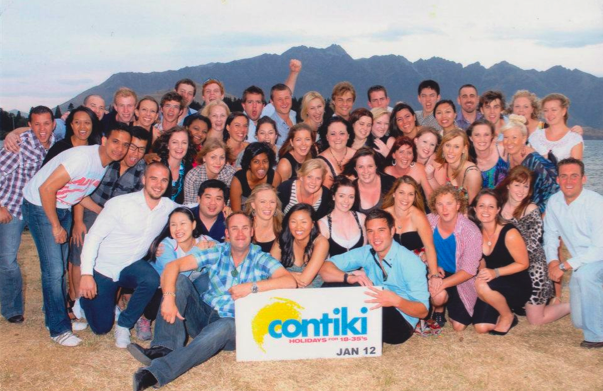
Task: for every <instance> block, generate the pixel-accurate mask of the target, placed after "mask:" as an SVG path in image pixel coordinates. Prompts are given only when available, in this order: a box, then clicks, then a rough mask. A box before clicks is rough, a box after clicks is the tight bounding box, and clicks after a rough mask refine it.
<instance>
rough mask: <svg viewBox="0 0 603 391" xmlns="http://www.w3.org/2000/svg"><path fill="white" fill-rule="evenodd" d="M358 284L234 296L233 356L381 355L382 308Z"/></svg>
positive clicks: (241, 358)
mask: <svg viewBox="0 0 603 391" xmlns="http://www.w3.org/2000/svg"><path fill="white" fill-rule="evenodd" d="M366 291H367V289H366V288H364V287H351V288H324V289H281V290H275V291H269V292H262V293H257V294H250V295H248V296H247V297H244V298H242V299H239V300H236V301H235V315H236V316H235V317H236V319H235V321H236V326H237V361H266V360H297V359H308V358H350V357H366V356H368V357H377V356H381V342H382V337H381V331H382V330H381V324H382V310H381V309H380V308H379V309H376V310H369V308H370V307H372V306H373V305H374V304H367V303H365V300H367V299H370V297H369V296H367V295H366V294H365V292H366Z"/></svg>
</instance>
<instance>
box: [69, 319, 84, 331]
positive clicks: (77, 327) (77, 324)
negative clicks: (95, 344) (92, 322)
mask: <svg viewBox="0 0 603 391" xmlns="http://www.w3.org/2000/svg"><path fill="white" fill-rule="evenodd" d="M86 327H88V322H86V321H85V320H83V321H78V320H73V321H71V329H72V330H73V331H82V330H86Z"/></svg>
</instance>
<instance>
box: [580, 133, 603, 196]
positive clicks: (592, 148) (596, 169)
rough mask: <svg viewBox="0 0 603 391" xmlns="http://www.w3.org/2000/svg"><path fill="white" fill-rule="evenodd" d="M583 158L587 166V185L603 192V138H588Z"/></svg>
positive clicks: (600, 192)
mask: <svg viewBox="0 0 603 391" xmlns="http://www.w3.org/2000/svg"><path fill="white" fill-rule="evenodd" d="M583 160H584V166H585V167H586V176H587V182H586V187H587V188H588V189H591V190H594V191H596V192H598V193H599V194H603V140H586V141H585V142H584V158H583Z"/></svg>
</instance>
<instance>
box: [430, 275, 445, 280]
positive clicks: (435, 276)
mask: <svg viewBox="0 0 603 391" xmlns="http://www.w3.org/2000/svg"><path fill="white" fill-rule="evenodd" d="M432 278H442V276H440V275H439V274H432V275H431V276H429V278H428V280H431V279H432Z"/></svg>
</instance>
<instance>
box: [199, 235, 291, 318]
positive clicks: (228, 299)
mask: <svg viewBox="0 0 603 391" xmlns="http://www.w3.org/2000/svg"><path fill="white" fill-rule="evenodd" d="M191 255H193V256H194V257H195V259H196V260H197V265H198V267H199V269H198V270H199V271H201V269H206V270H207V272H208V273H209V281H210V283H209V289H208V290H207V291H206V292H205V293H204V294H203V296H202V299H203V301H204V302H205V303H207V305H209V306H210V307H212V308H213V309H215V310H216V311H217V312H218V314H219V315H220V316H221V317H223V318H234V316H235V303H234V300H233V298H232V296H230V293H229V292H228V290H229V289H230V288H231V287H233V286H235V285H239V284H244V283H247V282H258V281H262V280H267V279H268V278H270V277H271V276H272V275H273V274H274V272H276V271H277V270H278V269H280V268H282V267H283V265H281V263H280V262H279V261H277V260H276V259H274V258H272V257H271V256H270V255H269V254H266V253H265V252H263V251H262V248H261V247H260V246H258V245H255V244H251V245H250V247H249V252H248V253H247V257H245V259H244V260H243V262H241V264H240V265H239V266H238V267H236V268H235V265H234V261H233V259H232V256H231V255H230V243H220V244H218V245H216V246H214V247H212V248H210V249H207V250H201V249H199V248H197V247H195V248H193V250H192V251H191Z"/></svg>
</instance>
